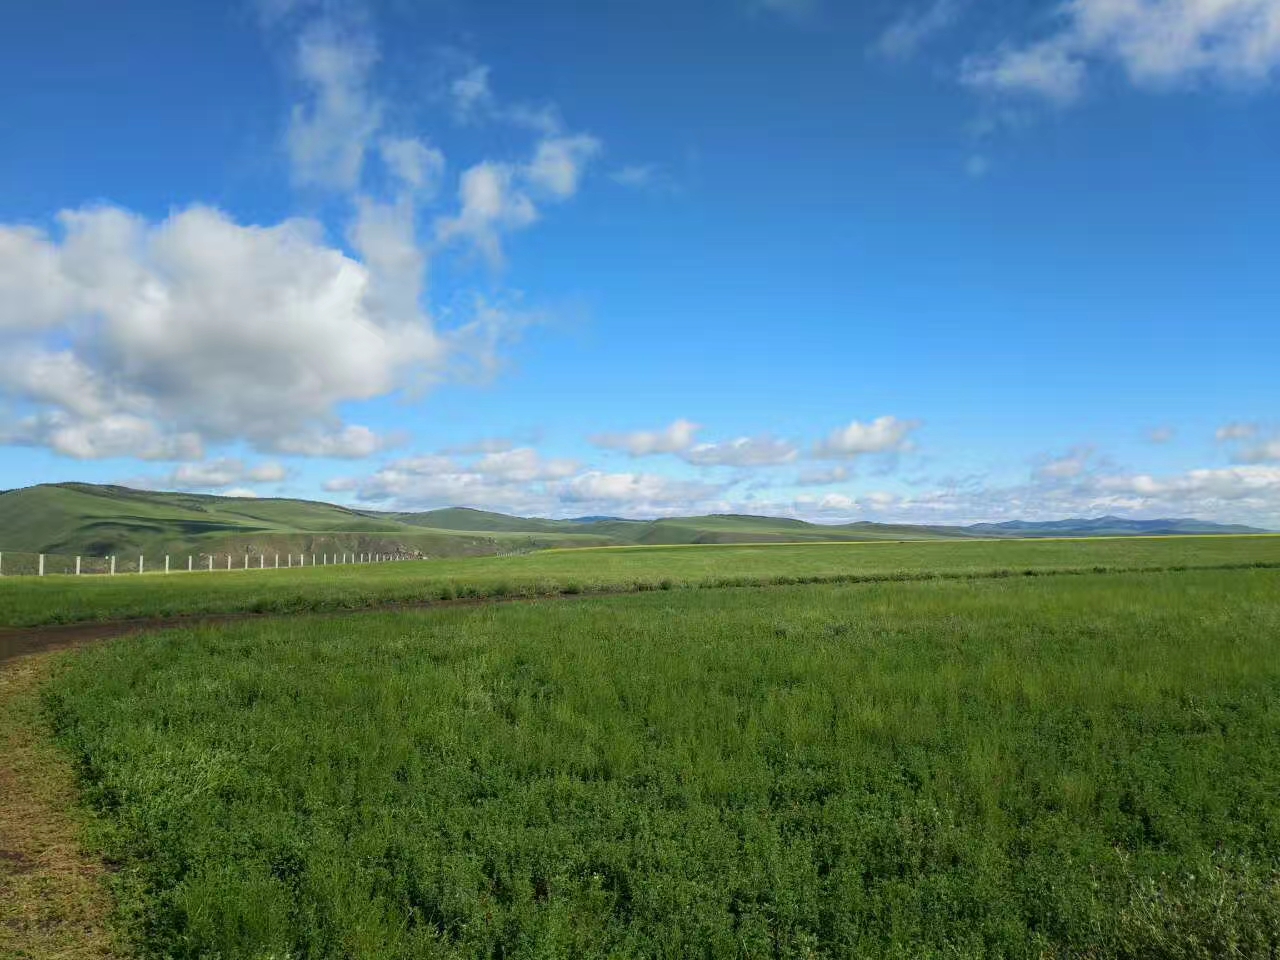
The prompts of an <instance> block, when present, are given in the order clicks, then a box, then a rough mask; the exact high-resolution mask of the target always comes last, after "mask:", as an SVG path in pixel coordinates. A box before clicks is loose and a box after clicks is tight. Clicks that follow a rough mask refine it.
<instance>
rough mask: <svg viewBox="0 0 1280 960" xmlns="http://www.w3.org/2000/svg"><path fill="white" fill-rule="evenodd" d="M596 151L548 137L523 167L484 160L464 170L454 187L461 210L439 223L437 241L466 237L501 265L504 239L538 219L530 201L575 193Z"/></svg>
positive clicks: (592, 145) (587, 139)
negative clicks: (505, 236)
mask: <svg viewBox="0 0 1280 960" xmlns="http://www.w3.org/2000/svg"><path fill="white" fill-rule="evenodd" d="M600 149H601V148H600V141H599V140H597V139H596V138H595V137H592V136H588V135H586V134H577V135H573V136H551V137H546V138H544V139H542V140H541V141H539V143H538V144H537V146H536V147H535V149H534V155H533V159H532V160H530V161H529V162H528V163H526V164H511V163H498V162H494V161H490V160H486V161H484V162H482V163H478V164H476V165H475V166H472V167H470V168H468V169H467V170H465V171H464V172H463V174H462V177H461V179H460V180H459V184H458V200H459V206H460V210H459V212H458V213H457V215H456V216H453V217H442V218H441V219H440V220H438V221H437V224H436V235H437V237H438V239H439V240H440V241H441V242H444V243H447V242H449V241H451V240H454V239H456V238H459V237H462V238H466V239H467V240H469V241H470V242H471V243H472V244H474V245H475V247H476V249H477V250H479V251H480V253H481V254H483V255H484V257H485V258H486V259H487V260H488V261H489V262H490V263H491V264H492V265H494V266H498V265H501V263H502V261H503V254H502V234H503V233H504V232H510V231H515V230H521V229H523V228H525V227H528V226H529V225H531V224H533V223H535V222H536V221H537V220H538V218H539V212H538V207H537V205H536V204H535V202H534V197H538V198H540V199H545V200H547V201H551V202H560V201H564V200H568V199H569V198H570V197H572V196H573V195H574V194H575V193H577V191H578V187H579V184H580V182H581V178H582V175H583V172H584V170H585V169H586V166H587V164H588V163H589V162H590V161H591V160H592V159H593V158H594V157H595V156H597V155H598V154H599V152H600Z"/></svg>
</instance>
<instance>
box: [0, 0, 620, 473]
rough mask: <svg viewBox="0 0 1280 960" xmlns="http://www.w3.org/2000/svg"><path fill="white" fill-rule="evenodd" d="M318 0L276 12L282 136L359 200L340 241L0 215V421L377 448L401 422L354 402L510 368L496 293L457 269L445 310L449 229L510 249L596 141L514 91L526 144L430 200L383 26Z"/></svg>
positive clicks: (129, 434) (258, 445) (214, 213)
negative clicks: (288, 68) (391, 120)
mask: <svg viewBox="0 0 1280 960" xmlns="http://www.w3.org/2000/svg"><path fill="white" fill-rule="evenodd" d="M327 9H328V8H327V7H325V6H323V5H320V4H307V3H292V4H289V5H287V9H286V8H284V7H282V8H281V10H280V11H277V12H276V13H273V14H272V15H271V16H270V17H268V18H267V19H268V20H269V21H270V22H271V23H273V24H275V23H279V22H282V21H284V20H287V21H288V22H289V23H294V22H296V21H297V19H298V18H302V20H303V21H304V22H303V23H302V26H301V29H300V31H299V32H298V33H297V34H296V36H295V40H294V52H295V56H294V58H293V71H294V75H295V78H296V80H297V81H298V91H299V102H298V103H297V105H296V106H295V107H294V109H293V110H292V112H291V114H290V116H289V123H288V126H287V129H286V131H285V136H284V143H285V147H286V148H287V150H286V152H287V156H288V159H289V162H290V170H291V172H292V175H293V179H294V180H295V182H297V183H298V184H300V185H304V186H306V187H307V188H308V189H313V190H323V191H329V192H330V193H331V194H333V197H332V198H331V199H333V200H334V201H336V203H335V204H334V206H337V207H339V208H345V209H346V210H347V211H348V213H347V215H346V223H345V240H346V245H345V246H343V245H340V244H338V243H335V242H334V241H333V239H332V238H331V237H330V231H329V230H327V229H326V227H325V226H324V225H322V224H320V223H319V222H317V221H314V220H310V219H305V218H296V219H288V220H285V221H283V222H279V223H267V224H260V223H246V222H243V221H242V220H239V219H237V218H236V217H234V216H232V215H230V214H228V213H227V212H224V211H221V210H218V209H215V208H212V207H209V206H204V205H200V204H192V205H189V206H186V207H185V208H182V207H180V208H176V209H175V210H174V211H173V212H172V213H171V214H170V215H168V216H167V217H165V218H163V219H159V220H155V219H148V218H145V217H142V216H139V215H137V214H134V213H132V212H130V211H127V210H124V209H121V208H118V207H114V206H110V205H100V206H89V207H82V208H79V209H68V210H64V211H62V212H61V213H59V214H57V215H56V217H55V218H54V220H53V223H52V225H51V226H49V227H47V228H38V227H33V226H29V225H17V224H0V404H2V406H0V442H6V443H18V444H30V445H43V446H46V447H49V448H50V449H52V450H54V451H56V452H58V453H61V454H64V455H67V456H71V457H77V458H81V459H97V458H106V457H133V458H141V459H150V460H200V459H201V458H203V457H205V456H206V455H209V453H210V450H211V448H216V447H217V446H218V445H221V444H226V443H231V442H244V443H247V444H249V445H250V446H251V447H253V448H254V449H257V450H259V451H264V452H270V453H281V454H289V455H296V456H319V457H343V458H362V457H369V456H372V455H374V454H376V453H378V452H380V451H383V450H385V449H386V448H387V447H388V446H389V445H390V444H392V443H393V442H395V441H397V440H399V439H401V438H396V437H384V436H380V435H378V434H377V433H375V432H374V431H373V430H371V429H369V428H368V427H366V426H362V425H360V424H358V423H355V424H353V423H347V422H344V418H343V416H342V415H341V414H340V413H339V411H340V410H341V409H346V408H348V407H349V406H350V405H352V404H359V403H360V402H364V401H371V400H374V399H377V398H382V397H386V396H388V395H391V394H397V393H399V394H403V395H413V396H416V395H419V394H420V393H421V392H422V391H423V390H424V389H425V388H428V387H430V386H432V385H434V384H436V383H438V382H440V381H443V380H449V379H464V380H465V379H472V378H476V377H477V376H480V377H483V376H486V375H488V374H490V373H492V371H494V370H495V369H497V366H498V363H497V361H496V356H497V351H498V350H499V349H500V348H501V347H502V346H503V344H504V342H505V340H506V339H507V337H508V336H510V335H512V334H513V333H514V331H516V330H518V329H519V327H520V326H521V319H520V318H519V317H517V316H513V315H512V313H511V311H508V310H506V309H504V308H503V306H502V303H503V302H508V301H507V300H503V299H502V298H501V295H500V296H499V298H494V297H488V298H484V297H480V296H475V297H471V298H470V300H468V298H467V296H466V295H465V290H463V291H458V292H457V295H456V296H454V297H453V299H452V300H451V303H453V304H455V305H456V306H454V307H453V309H451V310H450V311H449V317H450V323H449V325H448V326H447V327H446V326H442V325H440V324H439V323H438V322H437V320H436V318H435V316H434V315H433V312H432V311H431V309H430V290H429V289H428V287H427V276H428V272H429V268H430V266H431V259H432V257H433V255H434V254H435V253H436V252H437V250H438V248H439V245H440V244H441V243H448V242H449V241H451V240H453V239H455V238H463V239H466V240H468V241H473V242H475V243H476V244H477V245H478V246H479V247H480V248H481V249H482V250H485V251H486V252H487V253H489V254H490V255H491V256H492V257H493V259H494V260H495V261H496V260H497V259H499V258H500V255H501V248H500V237H501V235H502V234H503V233H504V232H506V231H510V230H513V229H519V228H522V227H524V226H528V225H529V224H531V223H532V222H533V221H534V220H536V219H537V217H538V215H539V214H538V210H537V208H536V207H535V206H534V204H535V202H539V203H543V202H545V203H551V202H562V201H565V200H567V199H569V198H570V197H571V196H573V195H574V194H575V193H576V192H577V191H578V190H579V188H580V185H581V181H582V175H583V172H584V170H585V169H586V167H587V165H588V163H589V162H590V161H591V160H592V158H593V157H595V156H596V155H597V154H598V153H599V152H600V150H601V146H600V143H599V142H598V141H597V140H596V139H595V138H593V137H590V136H589V135H586V134H580V133H572V132H569V131H566V130H565V129H564V128H563V125H562V124H561V123H560V121H559V120H558V117H556V115H555V113H554V111H553V110H550V109H544V110H543V111H542V112H541V113H539V112H538V111H533V110H527V109H524V108H519V109H517V108H511V109H510V110H508V111H506V112H505V113H504V114H503V115H504V117H506V118H508V119H511V120H512V121H513V122H518V123H519V125H520V126H521V127H522V129H526V130H532V131H533V132H534V135H533V137H532V138H531V140H532V142H531V144H530V145H529V146H528V148H527V152H526V153H525V154H524V155H523V159H516V160H505V159H504V160H481V161H479V162H477V163H474V164H472V165H471V166H470V167H468V168H466V169H465V171H464V172H463V173H462V174H461V176H460V178H459V181H458V201H457V209H456V212H449V211H448V210H447V209H445V210H442V211H438V212H436V213H432V214H428V213H427V212H426V207H427V205H429V204H432V203H436V202H439V203H441V205H442V206H443V205H444V204H446V203H448V204H449V205H452V201H442V200H440V194H441V190H442V185H443V183H444V177H445V175H446V171H447V167H446V161H445V157H444V154H443V152H442V151H441V150H439V149H438V148H437V147H436V146H434V145H433V144H432V143H431V142H430V141H429V140H428V139H426V138H425V137H422V136H420V135H418V134H417V133H416V132H412V131H410V132H405V131H399V130H393V129H390V128H389V126H388V123H387V120H386V118H387V116H388V115H390V114H392V113H402V112H403V111H391V110H388V109H384V105H383V102H382V100H381V98H380V97H379V95H378V93H377V90H376V84H375V82H374V79H375V68H376V66H377V64H378V61H379V51H378V47H377V44H376V42H375V41H374V38H373V37H372V36H371V35H370V34H369V33H368V32H366V31H364V30H362V29H351V28H343V27H341V26H340V25H339V23H338V21H337V20H335V19H333V18H331V17H330V16H329V15H327V14H326V13H325V11H326V10H327ZM470 82H471V87H470V88H468V87H467V86H466V84H464V85H463V86H462V87H460V88H457V89H456V90H455V94H456V95H457V96H459V97H462V98H464V99H465V98H466V97H468V96H471V101H472V104H473V106H474V107H475V108H476V109H480V107H481V106H483V105H485V104H488V105H489V107H494V103H495V102H494V101H493V98H492V94H491V93H490V92H489V90H488V73H487V71H484V72H482V73H478V74H476V75H475V76H473V77H472V78H471V80H470ZM468 89H472V90H473V95H469V94H468V93H467V90H468ZM374 157H376V158H378V160H379V162H380V166H379V165H377V164H374V163H371V162H370V161H371V158H374ZM379 171H381V176H379V175H378V172H379ZM452 286H453V287H454V288H455V291H457V288H458V286H459V285H458V284H453V285H452ZM508 299H509V300H510V302H514V298H508ZM468 303H469V304H470V306H469V307H468V306H466V305H467V304H468Z"/></svg>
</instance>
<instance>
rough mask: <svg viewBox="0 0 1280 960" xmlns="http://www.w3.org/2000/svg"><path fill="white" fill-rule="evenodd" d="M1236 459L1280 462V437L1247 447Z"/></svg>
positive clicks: (1254, 461)
mask: <svg viewBox="0 0 1280 960" xmlns="http://www.w3.org/2000/svg"><path fill="white" fill-rule="evenodd" d="M1236 459H1237V460H1239V461H1240V462H1241V463H1276V462H1280V439H1271V440H1266V441H1264V442H1262V443H1259V444H1258V445H1256V446H1252V447H1245V448H1244V449H1243V450H1241V451H1240V452H1239V453H1238V454H1236Z"/></svg>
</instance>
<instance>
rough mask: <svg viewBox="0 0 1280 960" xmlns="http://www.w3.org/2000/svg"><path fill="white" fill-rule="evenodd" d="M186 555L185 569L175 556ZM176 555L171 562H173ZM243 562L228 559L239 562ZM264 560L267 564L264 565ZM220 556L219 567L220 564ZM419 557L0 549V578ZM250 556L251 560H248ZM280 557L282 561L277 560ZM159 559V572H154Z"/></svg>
mask: <svg viewBox="0 0 1280 960" xmlns="http://www.w3.org/2000/svg"><path fill="white" fill-rule="evenodd" d="M184 556H185V557H186V558H187V564H186V569H185V570H184V569H182V567H181V558H182V557H184ZM175 557H176V559H177V561H178V564H177V565H175V564H174V563H173V560H174V559H175ZM242 558H243V563H242V564H241V563H240V562H234V561H241V559H242ZM268 558H270V565H268ZM224 559H225V565H224V563H223V561H224ZM416 559H419V556H418V555H417V554H416V553H415V554H410V553H405V552H394V553H345V552H344V553H311V554H308V553H286V554H279V553H271V554H268V553H243V554H240V553H237V554H231V553H225V554H224V553H187V554H176V555H175V554H164V555H163V557H162V558H161V557H158V556H154V555H153V556H152V557H151V559H150V560H148V559H147V555H146V554H139V555H138V558H137V561H136V562H134V561H133V559H132V555H130V557H129V558H127V559H124V558H121V557H120V556H119V555H117V554H108V555H107V556H104V557H92V556H86V555H80V556H74V555H72V554H59V553H27V552H22V551H0V577H30V576H35V577H44V576H72V577H81V576H108V577H114V576H138V575H140V574H145V575H148V576H165V575H166V574H170V573H174V574H179V573H217V572H226V573H233V572H248V571H250V570H254V571H266V570H293V569H300V570H301V569H308V568H310V567H331V566H359V565H365V564H373V563H393V562H398V561H403V560H416ZM254 560H256V561H257V563H256V564H254V563H252V561H254ZM281 560H283V561H284V562H283V563H281ZM162 562H163V572H161V570H160V566H161V563H162Z"/></svg>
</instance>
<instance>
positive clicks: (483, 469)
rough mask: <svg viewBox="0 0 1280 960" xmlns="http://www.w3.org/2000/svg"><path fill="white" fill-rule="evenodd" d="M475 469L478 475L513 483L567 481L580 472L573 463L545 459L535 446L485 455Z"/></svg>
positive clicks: (571, 461)
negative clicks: (567, 478) (565, 479)
mask: <svg viewBox="0 0 1280 960" xmlns="http://www.w3.org/2000/svg"><path fill="white" fill-rule="evenodd" d="M473 469H474V470H475V472H476V473H479V474H482V475H484V476H487V477H492V478H495V479H500V480H506V481H510V482H513V483H531V482H533V481H537V480H563V479H564V478H566V477H571V476H573V474H575V473H577V472H578V469H579V467H578V464H577V463H576V462H575V461H573V460H545V459H543V458H542V457H541V456H539V454H538V451H536V450H534V449H533V448H532V447H519V448H517V449H515V450H503V451H500V452H494V453H488V454H485V455H484V456H483V457H482V458H481V459H480V460H478V461H477V462H476V463H475V465H474V467H473Z"/></svg>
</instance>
